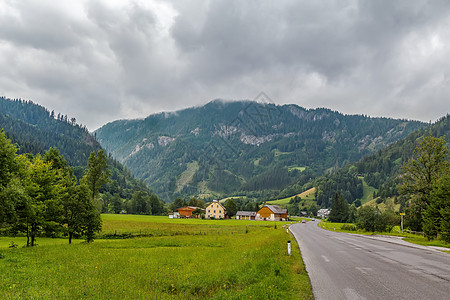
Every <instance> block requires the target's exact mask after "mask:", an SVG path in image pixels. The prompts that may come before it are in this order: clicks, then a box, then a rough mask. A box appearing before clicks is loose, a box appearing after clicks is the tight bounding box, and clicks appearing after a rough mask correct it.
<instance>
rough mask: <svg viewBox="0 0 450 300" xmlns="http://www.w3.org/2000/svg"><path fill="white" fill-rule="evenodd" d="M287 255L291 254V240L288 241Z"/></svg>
mask: <svg viewBox="0 0 450 300" xmlns="http://www.w3.org/2000/svg"><path fill="white" fill-rule="evenodd" d="M288 255H289V256H291V241H288Z"/></svg>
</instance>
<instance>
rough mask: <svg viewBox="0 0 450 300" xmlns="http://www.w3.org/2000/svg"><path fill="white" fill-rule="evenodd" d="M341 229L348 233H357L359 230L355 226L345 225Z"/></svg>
mask: <svg viewBox="0 0 450 300" xmlns="http://www.w3.org/2000/svg"><path fill="white" fill-rule="evenodd" d="M341 229H342V230H348V231H357V230H358V228H357V227H356V226H355V225H353V224H344V225H342V227H341Z"/></svg>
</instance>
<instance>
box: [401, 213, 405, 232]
mask: <svg viewBox="0 0 450 300" xmlns="http://www.w3.org/2000/svg"><path fill="white" fill-rule="evenodd" d="M404 215H405V213H400V216H401V217H402V220H401V222H400V225H401V227H402V233H403V216H404Z"/></svg>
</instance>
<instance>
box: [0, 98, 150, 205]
mask: <svg viewBox="0 0 450 300" xmlns="http://www.w3.org/2000/svg"><path fill="white" fill-rule="evenodd" d="M1 128H3V130H4V131H5V134H6V136H7V137H8V138H9V139H11V141H12V142H13V143H15V144H17V145H18V147H19V153H32V154H34V155H36V154H38V153H40V154H44V153H45V151H47V150H48V149H49V148H50V147H53V148H57V149H58V150H59V151H60V153H61V154H62V155H63V156H64V158H65V159H66V160H67V162H68V163H69V165H71V166H72V167H73V169H74V173H75V175H76V176H77V177H78V178H80V177H81V176H82V175H83V174H84V168H85V166H86V164H87V160H88V158H89V155H90V153H91V152H92V151H98V150H100V149H102V147H101V146H100V144H99V143H98V142H97V141H96V140H95V138H94V137H93V136H92V135H91V134H90V133H89V132H88V130H87V129H86V127H84V126H82V125H78V124H77V123H76V120H75V119H74V118H70V119H69V118H68V117H67V116H63V115H61V114H57V115H55V113H54V112H50V111H48V110H47V109H46V108H44V107H43V106H40V105H38V104H34V103H33V102H31V101H26V100H20V99H16V100H11V99H7V98H4V97H0V129H1ZM108 165H109V169H110V172H111V177H110V179H111V181H110V182H109V183H108V184H106V185H105V187H104V188H103V189H102V190H101V192H102V193H104V199H103V200H104V203H103V204H104V207H103V209H104V211H107V209H108V205H109V206H110V203H108V202H109V201H110V200H108V199H110V198H111V199H113V198H114V197H113V196H115V198H114V201H116V202H117V203H119V204H117V203H116V205H115V207H116V208H115V210H116V212H117V211H120V210H121V209H122V207H123V208H125V207H124V205H125V204H124V203H125V202H126V201H127V200H129V199H131V197H132V194H133V192H135V191H146V192H148V193H150V190H149V189H148V187H147V186H146V185H145V183H144V182H142V181H140V180H137V179H136V178H135V177H134V176H133V175H132V174H131V173H130V171H129V170H127V169H126V168H125V167H124V166H123V165H122V164H121V163H120V162H118V161H117V160H115V159H113V158H112V157H109V158H108ZM111 201H112V200H111ZM118 207H121V208H120V209H119V208H118Z"/></svg>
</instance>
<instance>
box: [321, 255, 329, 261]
mask: <svg viewBox="0 0 450 300" xmlns="http://www.w3.org/2000/svg"><path fill="white" fill-rule="evenodd" d="M322 257H323V259H324V260H325V261H326V262H330V260H329V259H328V257H326V256H325V255H322Z"/></svg>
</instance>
